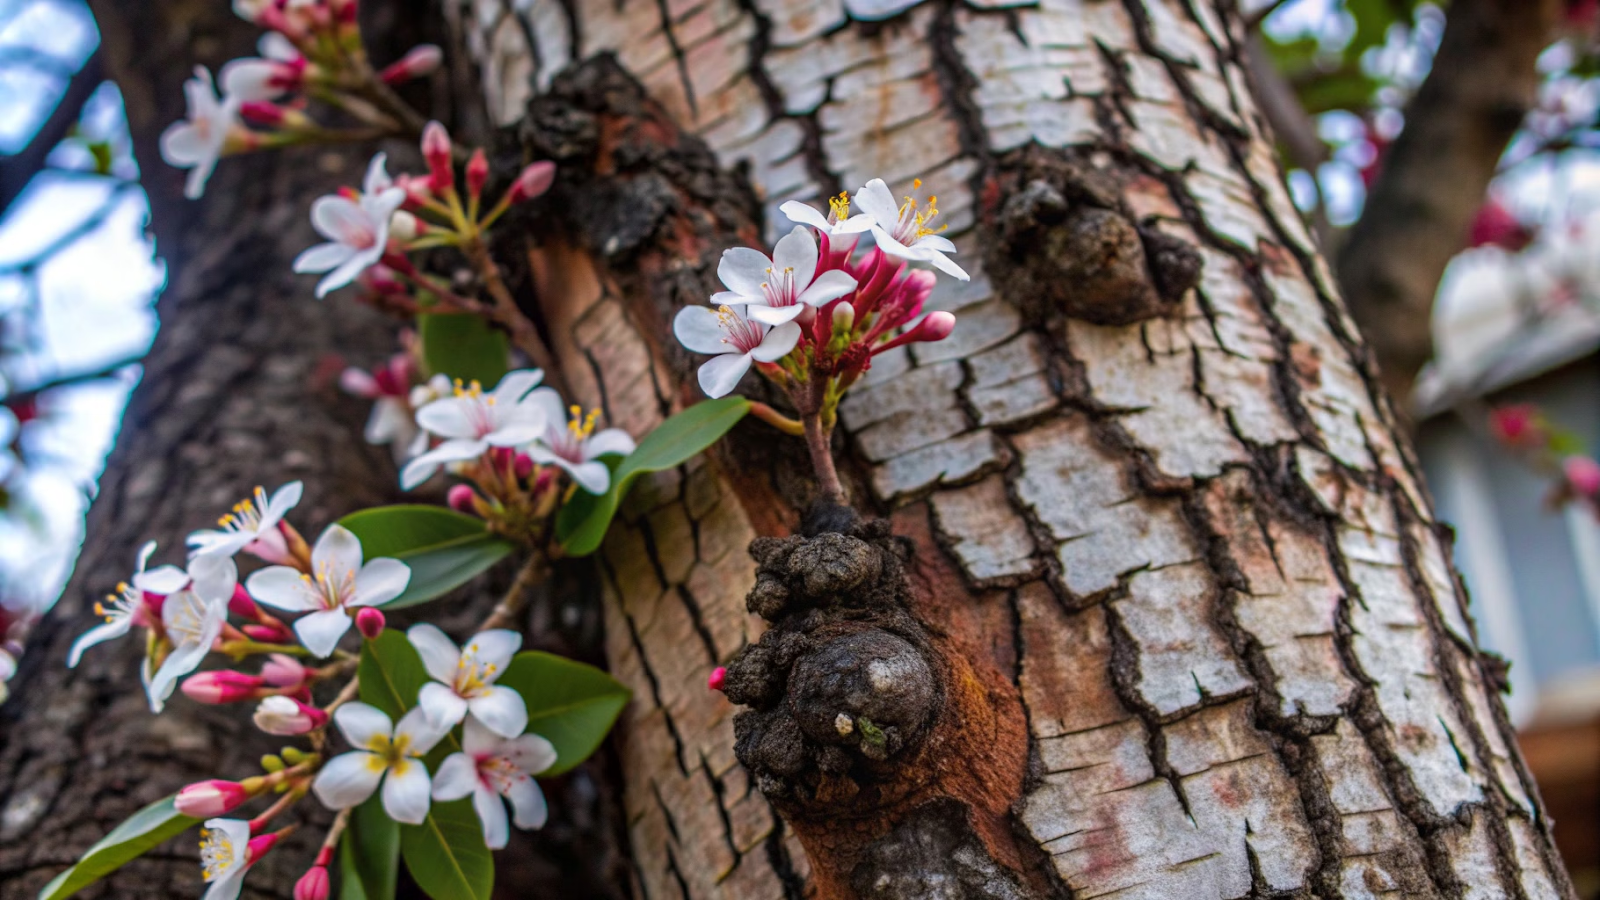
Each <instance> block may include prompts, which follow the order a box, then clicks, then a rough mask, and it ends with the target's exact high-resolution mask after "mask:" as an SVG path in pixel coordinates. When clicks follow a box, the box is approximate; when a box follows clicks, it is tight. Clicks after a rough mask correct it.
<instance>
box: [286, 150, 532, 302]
mask: <svg viewBox="0 0 1600 900" xmlns="http://www.w3.org/2000/svg"><path fill="white" fill-rule="evenodd" d="M422 155H423V158H424V159H426V160H427V165H428V174H427V175H425V176H423V175H409V174H404V175H401V176H399V177H398V178H392V177H390V175H389V172H388V169H387V164H388V158H387V156H386V155H385V154H383V153H379V154H378V155H376V156H374V157H373V158H372V161H371V163H370V164H368V166H367V174H366V178H365V179H364V180H363V182H362V185H361V189H360V190H355V189H353V188H345V189H343V190H341V191H340V192H339V193H337V194H331V195H328V196H325V197H319V198H318V199H317V200H316V202H315V203H313V204H312V205H311V225H312V227H313V228H315V229H316V230H317V233H318V234H320V235H322V236H323V237H324V238H326V239H327V240H326V241H325V242H324V243H321V244H318V245H316V246H314V247H312V248H310V249H308V250H306V251H305V252H304V253H302V254H300V256H299V257H297V258H296V259H295V261H294V270H295V271H296V272H316V273H324V272H325V273H327V274H326V275H325V276H324V277H323V279H322V281H321V282H319V283H318V284H317V296H318V297H323V296H326V295H327V294H328V292H329V291H332V290H335V289H337V288H341V287H344V286H345V285H347V284H350V283H351V282H353V281H356V280H357V278H358V277H361V276H363V275H365V276H366V277H364V278H363V279H362V283H363V287H364V288H365V289H366V292H367V294H368V296H369V297H370V299H372V300H373V302H374V303H376V304H378V305H387V306H389V307H399V308H402V309H407V310H410V311H416V310H417V309H418V308H419V307H420V306H421V305H422V303H423V301H424V300H425V301H426V302H427V303H431V304H436V305H442V306H443V307H446V308H449V307H452V306H455V307H463V306H464V307H465V308H463V309H461V311H468V312H472V311H476V310H477V308H476V307H475V306H474V305H473V304H472V303H471V301H465V300H464V298H460V297H457V296H456V295H455V294H454V293H453V292H452V291H451V290H450V288H449V286H448V285H447V284H445V283H443V282H441V281H438V280H436V279H432V278H429V277H428V276H427V275H426V274H425V273H423V272H421V271H420V270H418V269H417V268H416V266H414V265H413V264H412V263H411V261H410V260H409V259H408V258H407V257H406V254H407V253H409V252H411V251H415V250H423V249H429V248H433V247H451V246H453V247H461V248H462V249H464V250H467V251H469V253H472V254H473V255H477V253H479V252H481V251H482V239H483V236H484V234H485V233H486V232H487V231H488V229H489V227H490V226H491V225H493V224H494V223H495V222H496V221H497V220H498V219H499V218H500V217H501V216H503V215H505V213H506V211H507V210H509V209H510V208H511V206H512V205H513V204H516V203H521V202H523V201H526V200H531V199H533V198H534V197H538V196H539V195H541V194H543V193H544V192H545V191H547V190H549V188H550V185H551V183H552V182H553V181H554V180H555V164H554V163H551V162H536V163H532V164H530V165H528V166H527V167H525V168H524V169H523V170H522V172H521V173H520V174H519V175H518V176H517V178H516V179H515V180H514V181H512V183H511V185H510V187H508V188H506V189H505V190H504V191H503V192H501V194H500V197H499V199H498V200H497V201H495V202H494V203H493V204H491V205H489V206H487V207H485V206H484V203H483V199H484V198H483V195H484V187H485V185H486V184H487V182H488V179H489V161H488V157H487V156H486V155H485V154H484V152H483V149H482V148H481V147H480V148H478V149H476V150H474V151H473V152H472V155H471V156H470V157H469V158H468V160H467V164H466V168H465V172H464V177H463V178H462V180H461V185H460V188H458V186H457V181H456V172H455V146H454V144H453V143H452V141H451V140H450V135H449V133H448V132H446V131H445V128H444V126H443V125H440V124H439V123H438V122H429V123H428V125H427V127H426V128H424V129H423V132H422ZM463 191H464V194H463ZM380 263H381V265H380Z"/></svg>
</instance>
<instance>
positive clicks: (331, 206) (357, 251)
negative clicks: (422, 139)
mask: <svg viewBox="0 0 1600 900" xmlns="http://www.w3.org/2000/svg"><path fill="white" fill-rule="evenodd" d="M385 161H386V157H385V155H384V154H382V153H379V154H378V155H377V156H374V157H373V158H372V164H371V165H369V166H368V167H367V177H366V181H365V182H364V183H363V185H362V190H361V193H360V194H359V195H358V196H357V197H356V198H355V199H353V200H352V199H351V198H349V197H344V196H340V195H338V194H332V195H329V196H326V197H318V198H317V200H316V202H315V203H313V204H311V226H312V227H313V228H315V229H317V233H318V234H321V235H322V236H323V237H325V238H327V239H328V240H327V242H326V243H322V244H318V245H316V246H315V247H312V248H310V249H308V250H306V251H305V252H303V253H301V254H300V255H299V256H297V257H295V260H294V270H295V271H296V272H302V273H304V272H327V273H328V275H327V276H326V277H325V278H323V279H322V280H321V281H320V282H318V283H317V296H318V297H325V296H327V294H328V292H329V291H332V290H334V289H336V288H341V287H344V286H345V285H347V284H349V283H350V282H352V281H354V280H355V279H356V276H357V275H360V274H361V273H362V272H363V271H365V270H366V268H367V267H368V266H371V265H373V264H375V263H377V262H378V260H380V259H382V258H383V254H384V253H385V252H386V251H387V250H388V245H389V223H390V221H391V220H392V219H393V218H394V215H395V213H396V212H397V211H398V210H399V209H400V205H401V204H402V203H404V202H405V200H406V192H405V191H404V190H402V189H400V188H398V187H395V184H394V181H393V179H391V178H390V177H389V173H388V172H386V171H385V170H384V164H385Z"/></svg>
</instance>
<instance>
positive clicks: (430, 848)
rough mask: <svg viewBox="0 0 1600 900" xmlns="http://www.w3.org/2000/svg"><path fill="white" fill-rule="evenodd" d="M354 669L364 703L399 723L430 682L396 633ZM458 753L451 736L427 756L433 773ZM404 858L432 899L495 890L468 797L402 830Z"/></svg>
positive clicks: (374, 643) (366, 652)
mask: <svg viewBox="0 0 1600 900" xmlns="http://www.w3.org/2000/svg"><path fill="white" fill-rule="evenodd" d="M508 669H509V667H508ZM356 671H357V675H358V676H359V677H360V679H361V700H362V702H364V703H370V704H372V705H373V706H376V707H377V708H379V709H381V710H383V711H384V712H385V713H387V714H388V715H389V717H390V718H392V719H395V720H399V718H400V717H401V716H403V715H405V714H406V712H407V711H408V710H410V709H411V708H412V707H413V706H416V704H417V692H419V691H421V690H422V686H423V685H424V684H427V683H428V680H429V679H428V672H427V670H426V669H424V668H423V666H422V657H421V656H419V655H418V654H417V650H416V648H415V647H413V646H411V642H410V641H408V640H406V637H405V635H403V634H401V633H400V632H398V631H392V630H390V631H384V632H383V633H382V634H379V635H378V637H377V639H376V640H370V641H366V642H364V643H363V644H362V646H361V662H360V663H359V667H358V668H357V670H356ZM459 749H461V745H460V742H459V741H457V739H456V736H455V733H454V732H452V733H451V734H449V735H447V736H446V737H445V739H444V740H443V741H440V742H439V746H438V747H436V748H434V751H433V752H432V753H430V754H428V759H427V763H428V769H429V771H437V770H438V765H439V761H440V760H441V759H443V758H444V756H445V755H447V754H449V753H451V752H454V751H456V750H459ZM369 802H370V801H369ZM400 855H401V856H402V857H404V858H405V861H406V869H407V870H409V871H410V872H411V877H412V878H414V879H416V882H417V884H418V885H420V886H421V887H422V889H423V890H424V891H427V892H428V896H430V897H433V898H434V900H488V898H489V893H490V891H491V889H492V888H493V887H494V857H493V856H492V855H491V854H490V853H489V848H488V847H487V846H486V845H485V844H484V842H483V826H481V825H480V824H478V814H477V813H475V812H473V810H472V801H471V800H470V799H469V800H459V801H455V802H452V803H434V804H433V806H432V807H431V808H430V809H429V810H428V818H427V819H425V820H423V823H422V824H421V825H404V826H401V827H400ZM368 900H371V898H370V897H369V898H368Z"/></svg>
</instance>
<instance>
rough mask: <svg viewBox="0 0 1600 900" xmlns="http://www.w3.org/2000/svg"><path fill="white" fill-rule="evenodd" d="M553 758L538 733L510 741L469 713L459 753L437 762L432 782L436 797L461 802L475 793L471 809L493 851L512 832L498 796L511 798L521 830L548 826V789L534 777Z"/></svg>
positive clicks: (548, 765)
mask: <svg viewBox="0 0 1600 900" xmlns="http://www.w3.org/2000/svg"><path fill="white" fill-rule="evenodd" d="M555 762H556V748H555V747H554V746H552V745H551V744H550V742H549V741H547V740H545V739H544V738H542V737H540V736H538V735H537V734H524V735H522V736H520V737H516V738H511V739H509V740H508V739H506V738H503V737H501V736H500V735H498V734H495V733H494V732H493V731H491V730H490V729H489V728H488V727H487V726H485V725H484V724H483V723H482V722H479V721H478V720H477V719H475V718H473V717H471V716H468V717H467V724H466V728H465V729H464V734H463V735H462V737H461V752H460V753H452V754H450V755H449V756H447V757H445V759H444V762H442V763H440V764H439V772H438V775H437V776H436V777H435V778H434V780H433V799H435V800H459V799H461V798H462V797H465V796H467V795H468V794H471V795H472V808H473V809H475V810H477V812H478V821H479V822H481V823H482V824H483V840H484V843H486V844H488V845H489V849H491V850H499V849H500V848H502V847H504V846H505V845H506V841H507V840H508V839H509V838H510V836H511V834H510V829H509V828H507V827H506V807H505V804H504V803H503V802H501V800H500V798H501V797H505V798H506V799H507V800H510V801H511V810H512V812H513V814H514V815H515V821H516V823H517V827H518V828H521V829H524V830H527V829H532V828H542V827H544V823H545V818H546V817H547V815H548V813H549V810H548V808H547V807H546V806H545V802H544V792H543V791H541V790H539V783H538V782H537V781H534V780H533V776H535V775H537V774H539V773H540V772H543V771H544V770H545V769H548V768H550V767H551V766H553V765H555Z"/></svg>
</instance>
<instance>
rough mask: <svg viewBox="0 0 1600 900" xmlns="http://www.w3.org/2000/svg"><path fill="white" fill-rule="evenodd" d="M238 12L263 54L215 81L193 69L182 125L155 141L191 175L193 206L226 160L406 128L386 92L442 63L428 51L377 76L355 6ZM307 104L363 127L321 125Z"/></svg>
mask: <svg viewBox="0 0 1600 900" xmlns="http://www.w3.org/2000/svg"><path fill="white" fill-rule="evenodd" d="M234 10H235V11H236V12H237V13H238V14H239V15H240V17H242V18H244V19H245V20H247V21H250V22H252V23H254V24H256V25H259V26H261V27H262V28H265V29H267V33H266V34H264V35H263V36H262V38H261V41H260V43H259V45H258V48H257V49H258V51H259V52H260V56H256V57H248V58H244V59H236V60H233V61H231V62H229V63H227V64H226V65H224V66H223V67H222V69H221V71H220V72H219V74H218V77H217V78H216V79H213V78H212V76H211V73H210V71H208V70H207V69H205V68H201V67H197V68H196V69H195V73H194V77H193V78H191V79H190V80H189V81H188V82H187V83H185V85H184V95H185V97H186V98H187V100H188V113H187V117H186V118H185V119H184V121H182V122H178V123H175V124H174V125H172V126H171V127H170V128H168V129H167V131H166V132H165V133H164V134H163V135H162V136H161V157H162V159H164V160H166V161H167V163H168V164H170V165H173V166H176V167H178V168H182V169H188V170H189V179H188V184H187V186H186V189H185V192H186V193H187V194H188V196H189V197H191V198H195V197H199V196H200V195H201V194H203V193H204V192H205V187H206V181H207V180H208V179H210V177H211V173H212V171H213V170H214V169H215V168H216V165H217V160H218V159H220V158H221V157H223V156H228V155H232V154H237V153H246V152H249V151H252V150H259V149H263V148H268V147H282V146H287V145H290V144H297V143H310V142H316V141H329V140H345V139H356V138H370V137H373V136H374V135H375V134H379V133H385V132H388V131H392V130H396V129H399V128H402V127H404V124H405V122H406V120H407V119H408V114H409V110H407V109H405V108H404V106H403V104H401V103H400V101H399V100H398V99H397V98H395V97H394V95H393V94H392V92H390V91H389V90H388V88H389V87H390V86H392V85H396V84H400V83H403V82H405V81H409V80H411V79H414V78H420V77H422V76H425V75H428V74H430V73H432V72H433V71H434V70H436V69H437V68H438V67H439V64H440V62H441V61H442V59H443V54H442V53H441V52H440V50H439V48H438V47H435V46H433V45H431V44H424V45H421V46H418V47H415V48H413V49H412V50H411V51H410V52H408V53H407V54H405V56H403V57H402V58H401V59H400V60H399V61H397V62H395V63H394V64H392V65H390V66H388V67H387V68H385V69H383V70H382V71H381V72H379V71H374V70H373V68H372V65H371V63H370V62H369V61H368V59H367V55H366V50H365V48H364V46H363V45H362V43H361V34H360V31H359V30H358V28H357V27H356V11H357V9H356V0H235V3H234ZM218 82H220V83H221V84H220V86H221V88H222V90H221V92H220V94H219V92H218V90H217V88H218ZM310 97H316V98H317V99H318V100H320V101H322V102H324V103H326V104H328V105H329V106H331V107H333V108H335V109H339V110H342V111H343V112H344V113H345V114H346V115H347V116H349V117H351V118H353V119H354V120H355V121H356V122H358V123H360V124H361V125H362V126H364V127H363V128H360V129H356V130H339V129H333V128H329V127H326V126H323V125H320V124H318V123H317V122H315V121H313V120H312V118H311V117H310V116H309V115H308V114H307V112H306V109H307V106H308V99H309V98H310Z"/></svg>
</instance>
